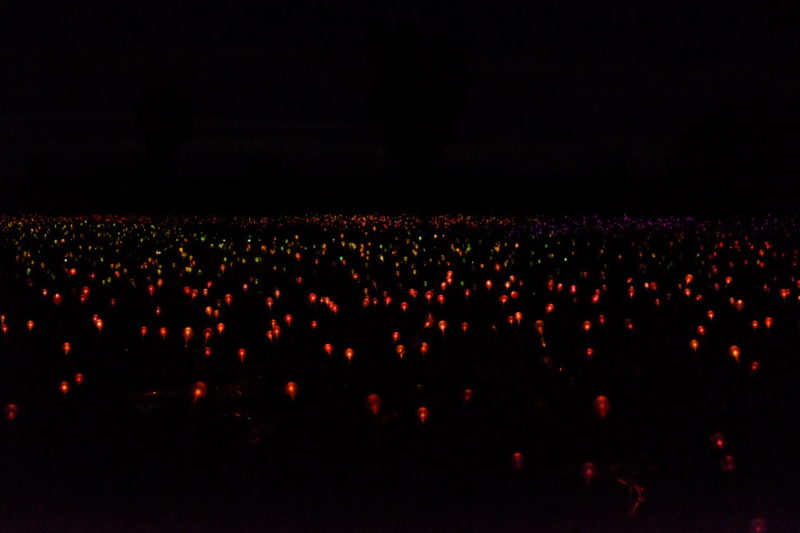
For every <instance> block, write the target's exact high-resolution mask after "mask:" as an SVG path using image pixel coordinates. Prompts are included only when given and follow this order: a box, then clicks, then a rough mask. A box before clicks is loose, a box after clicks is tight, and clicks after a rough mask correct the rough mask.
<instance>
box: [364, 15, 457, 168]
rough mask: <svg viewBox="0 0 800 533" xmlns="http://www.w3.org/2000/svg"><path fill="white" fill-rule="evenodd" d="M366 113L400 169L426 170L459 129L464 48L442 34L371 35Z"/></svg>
mask: <svg viewBox="0 0 800 533" xmlns="http://www.w3.org/2000/svg"><path fill="white" fill-rule="evenodd" d="M370 55H371V73H372V87H371V89H372V90H371V102H370V103H371V109H372V113H373V117H374V119H375V120H376V122H377V124H378V125H379V127H380V128H381V131H382V134H383V137H384V142H385V143H386V149H387V151H388V153H389V155H390V157H391V158H392V159H393V161H394V162H395V164H397V165H399V166H400V167H402V168H403V169H405V170H422V169H426V168H429V167H430V166H431V165H432V164H433V163H434V162H435V160H436V158H437V157H438V156H439V155H440V153H441V151H442V150H443V149H444V147H445V146H446V145H447V144H448V142H450V141H451V140H452V138H453V136H454V134H455V131H456V128H457V126H458V118H459V115H460V112H461V108H462V104H463V100H464V96H465V89H466V84H467V82H468V77H467V74H466V57H465V51H464V48H463V46H461V45H459V44H458V43H457V42H456V41H455V40H454V39H450V38H448V37H446V36H444V35H442V34H435V35H425V34H424V33H423V32H419V31H414V30H400V29H397V30H393V31H376V32H375V33H374V34H373V38H372V42H371V47H370Z"/></svg>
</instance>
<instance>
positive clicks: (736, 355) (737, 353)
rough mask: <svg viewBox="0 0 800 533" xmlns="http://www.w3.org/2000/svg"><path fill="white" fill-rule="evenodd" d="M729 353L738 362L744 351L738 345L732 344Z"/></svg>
mask: <svg viewBox="0 0 800 533" xmlns="http://www.w3.org/2000/svg"><path fill="white" fill-rule="evenodd" d="M728 353H729V354H730V355H731V357H733V358H734V359H736V362H737V363H738V362H739V356H741V355H742V352H741V350H740V349H739V347H738V346H736V345H735V344H733V345H731V347H730V348H728Z"/></svg>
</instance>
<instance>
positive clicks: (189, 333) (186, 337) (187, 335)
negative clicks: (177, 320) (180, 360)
mask: <svg viewBox="0 0 800 533" xmlns="http://www.w3.org/2000/svg"><path fill="white" fill-rule="evenodd" d="M193 336H194V330H193V329H192V328H190V327H188V326H187V327H185V328H183V341H184V346H189V341H190V340H191V339H192V337H193Z"/></svg>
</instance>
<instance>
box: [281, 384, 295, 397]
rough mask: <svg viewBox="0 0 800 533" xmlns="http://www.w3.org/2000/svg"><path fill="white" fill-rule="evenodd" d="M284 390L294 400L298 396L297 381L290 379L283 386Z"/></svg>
mask: <svg viewBox="0 0 800 533" xmlns="http://www.w3.org/2000/svg"><path fill="white" fill-rule="evenodd" d="M283 391H284V392H285V393H286V396H288V397H289V399H290V400H292V401H294V399H295V397H296V396H297V383H295V382H294V381H290V382H288V383H287V384H286V386H285V387H284V388H283Z"/></svg>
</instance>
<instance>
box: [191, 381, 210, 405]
mask: <svg viewBox="0 0 800 533" xmlns="http://www.w3.org/2000/svg"><path fill="white" fill-rule="evenodd" d="M206 391H208V387H206V384H205V383H203V382H202V381H198V382H197V383H195V384H194V388H193V389H192V402H193V403H196V402H197V401H199V400H200V398H202V397H204V396H205V395H206Z"/></svg>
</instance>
